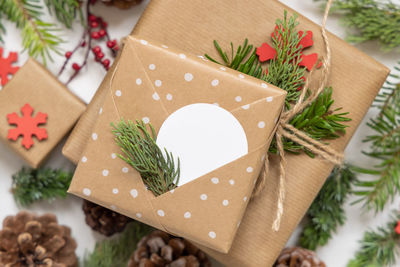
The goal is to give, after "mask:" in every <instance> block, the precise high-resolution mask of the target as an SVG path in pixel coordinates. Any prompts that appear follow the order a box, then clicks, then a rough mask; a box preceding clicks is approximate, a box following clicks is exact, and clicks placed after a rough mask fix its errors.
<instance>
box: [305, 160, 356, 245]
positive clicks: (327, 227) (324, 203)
mask: <svg viewBox="0 0 400 267" xmlns="http://www.w3.org/2000/svg"><path fill="white" fill-rule="evenodd" d="M356 181H357V176H356V174H355V173H354V172H353V171H352V169H351V166H349V165H344V166H342V167H340V168H339V167H338V168H335V169H334V170H333V171H332V173H331V175H330V176H329V177H328V179H327V181H326V182H325V184H324V186H323V187H322V190H321V191H320V192H319V194H318V196H317V197H316V199H315V200H314V202H313V203H312V204H311V207H310V209H309V210H308V211H307V214H306V217H307V219H308V221H307V223H306V225H305V226H304V228H303V232H302V233H301V236H300V241H299V242H300V246H301V247H303V248H306V249H310V250H315V249H317V248H318V247H321V246H324V245H326V244H327V243H328V241H329V240H330V239H331V238H332V235H333V234H334V233H335V232H336V230H337V228H338V227H339V226H341V225H343V224H344V223H345V221H346V214H345V211H344V208H343V205H344V203H345V201H346V200H347V198H348V197H349V196H350V195H351V193H352V186H353V185H354V183H355V182H356Z"/></svg>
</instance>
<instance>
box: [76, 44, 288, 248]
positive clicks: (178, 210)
mask: <svg viewBox="0 0 400 267" xmlns="http://www.w3.org/2000/svg"><path fill="white" fill-rule="evenodd" d="M171 66H173V68H171ZM149 67H150V68H149ZM285 97H286V92H285V91H283V90H281V89H278V88H276V87H274V86H272V85H267V84H266V83H264V82H262V81H260V80H258V79H256V78H253V77H251V76H247V75H243V74H240V73H239V72H236V71H233V70H230V69H228V68H220V66H219V65H217V64H215V63H212V62H209V61H208V62H206V61H204V60H203V59H200V58H198V57H196V56H192V55H190V54H183V53H182V52H178V51H175V50H174V49H173V48H172V47H166V46H162V45H161V44H155V43H154V42H150V41H148V40H143V39H140V38H138V39H136V38H135V39H134V38H133V37H130V38H127V40H126V43H125V46H124V49H123V52H122V54H121V59H120V60H119V62H118V65H117V68H116V71H115V73H114V76H113V79H112V81H111V87H110V90H109V91H108V93H107V95H106V98H105V101H104V105H103V107H102V108H101V109H100V113H101V114H100V116H99V117H98V122H97V123H96V125H95V127H94V130H93V133H92V138H91V140H90V141H89V143H88V146H87V148H86V149H85V151H84V155H83V156H82V159H81V162H80V163H79V164H78V168H77V170H76V172H75V175H74V178H73V182H72V184H71V187H70V189H69V192H71V193H73V194H76V195H78V196H81V197H83V198H86V199H88V200H90V201H93V202H96V203H98V204H101V205H103V206H105V207H109V208H110V207H112V208H113V209H114V210H117V211H119V212H121V213H123V214H125V215H127V216H129V217H132V218H135V219H136V220H139V221H142V222H145V223H147V224H150V225H152V226H154V227H156V228H159V229H162V230H165V231H167V232H170V233H172V234H174V235H178V236H182V237H185V238H188V239H190V240H192V241H195V242H197V243H199V244H202V245H204V246H207V247H210V248H213V249H215V250H218V251H221V252H224V253H227V252H228V250H229V248H230V246H231V244H232V241H233V238H234V236H235V233H236V231H237V228H238V224H239V222H240V221H241V219H242V216H243V214H244V211H245V208H246V206H247V203H248V200H249V199H250V196H251V193H252V191H253V188H254V184H255V182H256V180H257V177H258V173H259V172H260V170H261V168H262V166H263V160H264V159H265V158H264V155H265V152H266V150H267V149H268V147H269V145H270V141H271V138H270V137H271V136H273V135H274V132H275V131H274V130H275V128H276V127H275V125H276V122H277V120H278V118H279V115H280V112H281V110H282V108H283V105H284V102H285ZM197 103H208V104H210V105H218V106H219V107H221V108H224V109H225V110H228V111H229V112H230V113H231V114H232V115H233V116H234V117H235V118H236V119H237V120H238V122H239V123H240V124H241V125H242V127H243V129H244V132H245V135H246V137H247V145H248V153H247V154H246V155H245V156H243V157H240V158H238V159H237V160H234V161H231V162H230V163H228V164H225V165H224V166H222V167H220V168H218V169H216V170H213V171H210V172H208V173H207V174H205V175H203V176H201V177H199V178H197V179H195V180H193V181H191V182H189V183H187V184H184V185H182V186H179V187H177V188H176V189H174V190H173V191H170V192H168V193H165V194H163V195H161V196H158V197H155V196H154V195H153V194H152V193H151V192H150V191H147V189H146V187H145V185H144V184H143V181H142V179H141V177H140V174H139V173H138V172H136V171H135V170H134V169H133V168H131V166H129V165H127V163H126V162H125V161H123V160H121V159H120V158H116V157H115V156H116V155H117V154H119V153H120V148H119V147H118V146H117V145H116V144H115V142H114V136H113V134H112V132H111V126H110V124H111V123H112V122H118V121H119V120H120V119H121V118H124V119H126V120H128V119H129V120H133V121H135V120H137V119H139V120H140V119H143V121H147V122H151V124H152V125H153V127H154V129H155V130H156V132H158V131H159V129H160V127H161V125H162V124H163V122H164V121H165V120H166V118H167V117H168V116H169V115H170V114H172V113H173V112H175V111H176V110H178V109H180V108H182V107H185V106H187V105H191V104H197ZM183 127H184V126H183ZM209 131H212V129H209ZM228 136H229V133H227V137H228ZM188 138H190V137H188ZM183 164H184V161H183V162H182V165H183ZM198 164H202V162H201V161H200V162H198ZM236 177H240V179H237V178H236ZM181 178H183V177H181ZM89 192H90V193H89Z"/></svg>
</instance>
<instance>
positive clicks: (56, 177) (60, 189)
mask: <svg viewBox="0 0 400 267" xmlns="http://www.w3.org/2000/svg"><path fill="white" fill-rule="evenodd" d="M72 175H73V174H72V172H68V171H64V170H61V169H51V168H39V169H32V168H25V167H24V168H22V169H21V170H20V171H19V172H17V173H16V174H14V175H13V176H12V180H13V185H12V193H13V194H14V199H15V201H16V202H17V203H18V204H19V205H21V206H23V207H26V206H28V205H30V204H32V203H34V202H36V201H41V200H49V201H51V200H54V199H55V198H65V197H66V196H67V190H68V187H69V185H70V183H71V180H72Z"/></svg>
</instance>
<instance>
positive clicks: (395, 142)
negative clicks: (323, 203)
mask: <svg viewBox="0 0 400 267" xmlns="http://www.w3.org/2000/svg"><path fill="white" fill-rule="evenodd" d="M395 69H396V71H397V72H398V73H400V68H398V67H396V68H395ZM389 79H390V80H388V81H387V82H386V84H385V86H384V87H383V89H382V91H381V93H380V94H379V95H378V96H377V98H376V100H375V103H374V106H375V107H377V108H378V109H379V114H378V115H377V117H376V118H373V119H371V120H370V121H369V122H368V123H367V125H368V126H369V128H370V129H371V130H372V131H373V132H374V134H372V135H370V136H367V137H366V138H365V140H364V142H366V143H369V144H370V151H368V152H364V154H366V155H367V156H369V157H371V158H373V159H375V160H377V161H378V163H377V165H376V166H375V168H358V171H359V172H361V173H365V174H369V175H373V176H375V178H373V179H372V180H371V179H368V180H361V181H360V182H359V183H358V184H357V186H359V187H360V189H359V190H358V191H357V192H356V193H355V194H356V195H358V196H359V197H360V198H359V199H358V201H357V202H363V203H364V206H365V207H366V208H368V209H374V210H375V211H376V212H378V211H382V210H383V209H384V207H385V205H386V203H388V202H389V201H393V199H394V197H395V196H396V195H397V194H398V193H399V192H400V75H399V74H396V73H393V74H391V75H390V78H389Z"/></svg>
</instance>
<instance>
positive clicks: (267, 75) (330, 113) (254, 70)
mask: <svg viewBox="0 0 400 267" xmlns="http://www.w3.org/2000/svg"><path fill="white" fill-rule="evenodd" d="M298 24H299V23H298V22H297V16H296V15H293V16H291V17H290V18H288V17H287V12H286V11H285V14H284V18H283V20H280V19H278V20H277V21H276V26H277V27H276V29H275V33H274V35H273V38H272V40H273V45H274V48H275V50H276V51H277V56H276V57H275V58H274V59H271V60H270V62H269V64H268V66H267V67H265V68H263V66H262V64H261V63H260V62H259V60H258V56H257V55H256V48H254V46H253V45H251V44H249V43H248V40H247V39H246V40H245V41H244V43H243V45H242V46H239V47H238V48H237V49H236V53H234V48H233V44H232V43H231V57H230V58H229V56H228V53H227V52H224V51H223V50H222V48H221V47H220V45H219V44H218V42H217V41H214V45H215V48H216V49H217V52H218V54H219V56H220V57H221V59H222V61H223V62H222V63H221V62H218V61H217V60H215V59H214V58H212V57H211V56H209V55H208V54H205V57H206V58H208V59H209V60H211V61H213V62H215V63H217V64H221V65H224V66H226V67H229V68H232V69H234V70H237V71H240V72H243V73H245V74H248V75H251V76H253V77H255V78H258V79H261V80H263V81H266V82H268V83H270V84H273V85H275V86H277V87H279V88H281V89H283V90H286V91H287V92H288V94H287V97H286V108H287V109H290V106H291V105H293V104H294V103H295V102H296V101H297V99H298V97H299V95H300V93H301V91H299V90H298V89H299V87H301V86H303V85H304V79H303V77H304V75H305V71H306V68H304V67H301V66H299V64H297V63H298V62H300V59H301V52H302V46H301V45H300V42H301V40H302V39H303V38H304V36H305V35H304V34H303V35H299V33H298V31H297V29H296V27H297V26H298ZM286 29H288V30H286ZM333 103H334V100H333V99H332V88H326V89H325V90H324V91H323V92H322V93H321V94H320V95H319V97H318V98H317V99H316V100H315V101H314V102H313V103H312V104H311V105H310V106H309V107H307V108H306V109H305V110H304V111H303V112H302V113H301V114H299V115H297V116H295V117H294V118H293V119H292V121H291V122H290V123H291V124H292V125H293V126H295V127H296V128H297V129H299V130H302V131H304V132H305V133H307V134H308V135H309V136H310V137H312V138H313V139H316V140H323V139H325V140H332V139H336V138H338V137H340V135H341V134H344V133H345V132H346V130H345V129H346V127H347V126H346V125H345V124H343V122H347V121H350V120H351V119H349V118H348V117H346V116H347V115H348V114H349V113H347V112H339V111H340V110H341V109H340V108H338V109H334V110H332V109H331V107H332V104H333ZM283 146H284V149H285V150H286V151H288V152H292V153H300V152H301V151H304V152H306V153H307V154H309V155H310V156H313V154H312V153H311V152H309V151H307V150H306V149H305V148H304V147H303V146H301V145H299V144H297V143H294V142H293V141H290V140H287V139H285V138H284V139H283ZM270 152H271V153H276V152H277V149H276V143H275V141H273V142H272V144H271V147H270Z"/></svg>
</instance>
